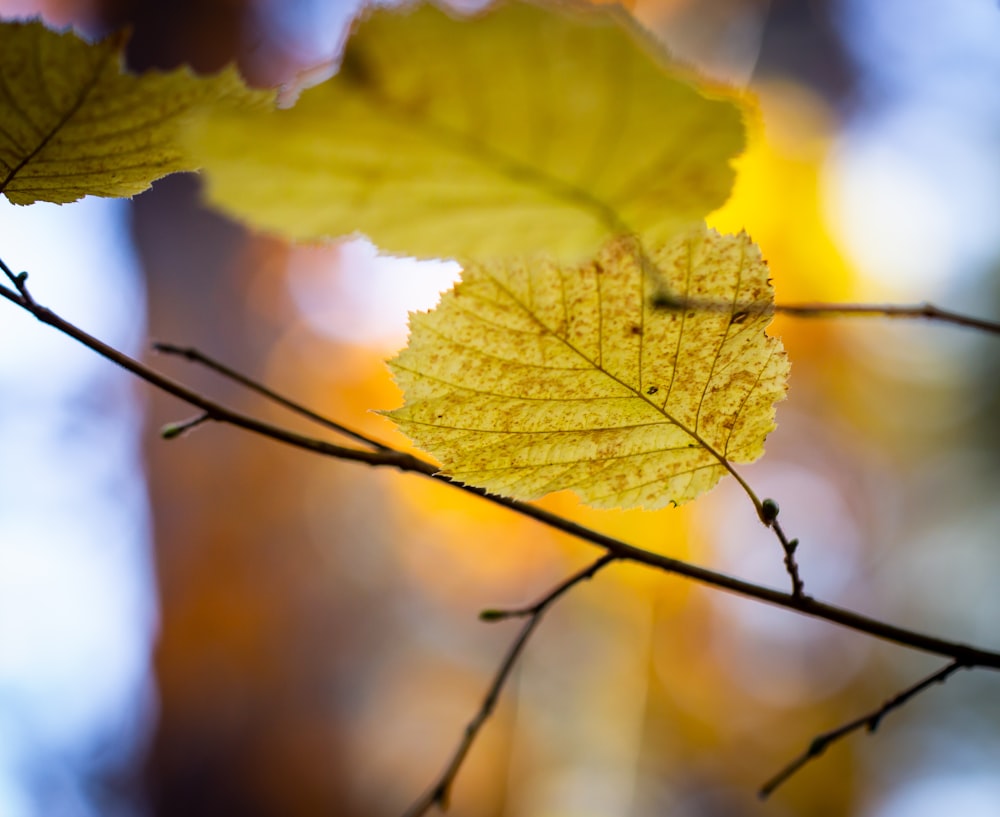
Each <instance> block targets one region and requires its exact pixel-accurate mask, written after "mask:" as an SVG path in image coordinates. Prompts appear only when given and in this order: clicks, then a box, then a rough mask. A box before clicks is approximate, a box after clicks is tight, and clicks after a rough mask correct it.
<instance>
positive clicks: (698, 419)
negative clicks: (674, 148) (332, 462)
mask: <svg viewBox="0 0 1000 817" xmlns="http://www.w3.org/2000/svg"><path fill="white" fill-rule="evenodd" d="M664 293H669V296H670V298H671V299H673V300H674V301H675V302H677V301H680V302H685V303H687V304H688V305H689V308H687V309H677V308H666V307H664V306H662V305H658V304H657V297H658V296H660V295H663V294H664ZM772 306H773V292H772V289H771V286H770V283H769V281H768V270H767V267H766V265H765V264H764V262H763V261H762V260H761V257H760V251H759V250H758V249H757V247H756V245H754V244H753V243H752V242H751V241H750V239H749V238H748V237H747V236H746V235H745V234H741V235H738V236H723V235H719V234H718V233H716V232H714V231H709V230H706V229H705V228H704V227H699V228H697V229H696V230H694V231H692V232H690V233H688V234H685V235H682V236H680V237H678V238H675V239H674V240H673V241H671V242H669V243H667V244H665V245H662V246H660V247H659V248H652V249H650V248H649V247H647V248H646V252H645V255H644V254H643V253H640V252H639V251H638V249H637V247H636V245H635V242H634V240H633V239H627V238H626V239H615V240H613V241H612V242H611V243H609V244H607V245H606V246H605V247H604V248H603V249H602V250H601V251H600V253H599V254H598V255H597V256H596V258H595V259H594V260H593V261H592V262H590V263H587V264H584V265H583V266H566V265H561V264H558V263H555V262H539V261H537V260H536V261H533V262H531V263H520V262H517V263H490V264H473V265H468V266H467V267H466V268H465V270H464V272H463V274H462V280H461V282H460V283H459V284H457V285H456V286H455V288H454V289H453V290H451V291H450V292H448V293H446V294H445V295H444V296H443V297H442V299H441V303H440V305H439V306H438V307H437V308H436V309H434V310H433V311H430V312H422V313H415V314H413V315H411V317H410V340H409V345H408V346H407V348H406V349H404V350H403V351H402V352H401V353H400V354H399V355H398V356H397V357H396V358H395V359H394V360H392V361H391V362H390V367H391V368H392V371H393V373H394V375H395V377H396V381H397V382H398V383H399V385H400V386H401V388H402V389H403V391H404V393H405V397H406V402H405V405H404V406H403V407H402V408H399V409H396V410H395V411H391V412H389V413H388V416H389V417H391V418H392V419H393V420H395V421H396V422H397V423H398V424H399V426H400V427H401V429H402V430H403V432H404V433H406V434H407V435H408V436H409V437H410V438H411V439H412V440H413V441H414V443H415V444H416V445H417V446H419V447H420V448H422V449H424V450H425V451H427V452H429V453H430V454H432V455H433V456H434V457H436V458H437V460H438V461H439V462H440V463H441V465H442V470H443V472H444V473H446V474H448V475H449V476H451V477H452V478H453V479H455V480H458V481H460V482H463V483H467V484H470V485H475V486H479V487H482V488H485V489H487V490H489V491H492V492H495V493H499V494H503V495H506V496H511V497H515V498H518V499H535V498H537V497H540V496H543V495H544V494H547V493H549V492H551V491H558V490H563V489H572V490H573V491H575V492H576V493H577V494H579V496H580V497H581V498H582V499H583V500H584V501H585V502H587V503H589V504H591V505H594V506H596V507H600V508H614V507H623V508H630V507H636V506H641V507H645V508H659V507H663V506H665V505H667V504H669V503H676V504H680V503H682V502H686V501H688V500H690V499H693V498H694V497H695V496H697V495H698V494H700V493H702V492H703V491H707V490H708V489H709V488H711V487H712V486H713V485H715V483H716V482H717V481H718V480H719V478H720V477H722V476H723V475H724V474H725V473H726V472H727V468H726V465H727V464H731V463H740V462H749V461H751V460H754V459H756V458H757V457H758V456H760V454H761V453H762V452H763V445H764V438H765V437H766V436H767V434H768V432H769V431H771V429H772V428H774V403H775V402H776V401H778V400H781V399H782V398H783V397H784V394H785V389H786V379H787V374H788V360H787V357H786V355H785V353H784V351H783V349H782V346H781V342H780V340H778V339H776V338H772V337H769V336H768V335H767V334H766V333H765V328H766V327H767V325H768V324H769V323H770V321H771V317H772Z"/></svg>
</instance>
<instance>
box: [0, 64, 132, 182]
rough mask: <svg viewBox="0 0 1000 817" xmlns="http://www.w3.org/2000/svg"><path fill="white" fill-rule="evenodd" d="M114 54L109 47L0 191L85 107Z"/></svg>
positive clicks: (11, 171)
mask: <svg viewBox="0 0 1000 817" xmlns="http://www.w3.org/2000/svg"><path fill="white" fill-rule="evenodd" d="M114 56H115V50H114V49H111V48H109V49H108V50H107V51H106V52H105V55H104V58H103V59H102V60H100V61H99V62H98V63H96V64H95V69H94V72H93V74H92V75H91V77H90V78H89V79H88V80H87V82H86V83H85V84H84V85H82V86H81V87H80V93H79V96H78V97H77V99H76V101H75V102H74V103H73V104H72V105H71V106H70V107H69V109H68V110H67V111H66V113H65V114H63V116H62V117H61V118H60V119H59V120H58V121H56V123H55V124H54V125H53V126H52V128H50V129H49V131H48V133H46V134H45V135H44V136H43V137H42V138H41V140H39V142H38V145H37V146H36V147H35V148H34V149H33V150H32V151H31V152H30V153H29V154H28V155H27V156H25V157H24V158H23V159H22V160H21V161H20V162H18V164H17V165H15V166H14V167H13V168H11V170H10V172H9V173H8V174H7V176H6V177H5V178H4V180H3V181H2V182H0V193H5V192H6V191H7V188H8V187H9V186H10V184H11V183H12V182H13V181H14V179H15V178H16V177H17V174H18V173H20V172H21V171H22V170H23V169H24V168H25V167H26V166H27V165H28V164H29V163H30V162H31V161H32V160H33V159H34V158H35V157H37V156H38V155H39V154H40V153H41V152H42V151H43V150H45V148H46V147H47V146H48V145H49V143H50V142H51V141H52V140H53V139H54V138H55V137H56V136H57V135H58V134H59V132H60V131H61V130H62V129H63V128H65V127H66V125H67V124H68V123H69V121H70V120H71V119H72V118H73V117H74V116H76V114H77V113H78V112H79V110H80V109H81V108H82V107H83V105H84V103H85V102H86V101H87V98H88V97H89V96H90V94H91V92H93V90H94V88H95V87H97V83H98V80H99V79H100V78H101V75H102V74H103V73H104V70H105V69H106V68H107V66H108V62H109V61H110V60H111V59H113V58H114ZM42 85H43V87H44V80H43V82H42Z"/></svg>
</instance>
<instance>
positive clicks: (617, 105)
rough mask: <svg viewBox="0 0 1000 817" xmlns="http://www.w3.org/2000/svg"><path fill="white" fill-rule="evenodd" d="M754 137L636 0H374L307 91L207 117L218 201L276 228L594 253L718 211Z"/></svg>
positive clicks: (392, 243) (395, 246) (402, 243)
mask: <svg viewBox="0 0 1000 817" xmlns="http://www.w3.org/2000/svg"><path fill="white" fill-rule="evenodd" d="M743 139H744V134H743V124H742V120H741V111H740V108H739V106H738V105H737V104H736V103H735V102H734V101H733V99H732V98H731V97H730V98H721V97H716V98H710V97H708V96H705V95H704V94H703V93H701V92H700V91H699V90H698V89H697V88H696V87H695V86H694V85H693V84H692V82H691V77H690V75H689V74H688V73H687V72H685V71H682V70H680V69H678V68H677V66H671V65H670V63H669V61H668V60H667V58H666V57H665V55H664V54H663V53H662V52H661V51H660V50H659V49H658V48H657V47H656V46H655V44H654V43H653V42H652V41H651V39H650V38H649V37H648V36H647V34H646V32H644V31H642V30H641V29H640V28H639V26H638V25H637V24H636V23H635V22H634V21H633V20H632V19H631V18H630V17H628V15H627V13H625V12H624V11H623V10H622V9H620V8H617V7H614V8H612V7H602V8H593V7H581V6H577V5H572V4H569V3H555V4H553V3H549V4H534V3H527V2H509V3H503V4H500V5H498V6H496V7H494V8H493V9H491V10H488V11H487V12H485V13H482V14H480V15H477V16H473V17H466V18H458V17H456V16H454V15H453V14H449V13H446V12H445V11H442V10H441V9H439V8H438V7H436V6H434V5H431V4H423V5H417V6H410V7H405V8H402V9H398V8H397V9H384V8H382V9H374V10H370V11H368V12H367V13H366V15H365V16H364V18H363V20H362V22H360V23H359V24H358V25H357V26H356V29H355V31H354V33H353V35H352V36H351V38H350V39H349V41H348V43H347V47H346V51H345V56H344V60H343V65H342V68H341V70H340V72H339V73H338V74H337V75H336V76H334V77H333V78H331V79H330V80H328V81H326V82H324V83H322V84H321V85H318V86H316V87H314V88H311V89H309V90H307V91H306V92H305V93H303V94H302V96H301V98H300V99H299V101H298V102H297V103H296V105H295V106H294V107H293V108H291V109H290V110H280V111H273V112H257V113H250V112H247V113H232V114H229V113H225V112H218V113H214V114H212V115H211V116H210V117H208V118H207V119H205V120H203V121H201V122H200V123H199V125H198V126H197V127H196V128H194V129H193V131H192V133H191V140H192V145H193V147H194V148H195V149H196V150H197V152H198V153H199V155H200V156H202V157H203V159H204V164H205V170H206V175H207V185H208V195H209V198H210V200H211V201H212V202H213V203H214V204H216V205H218V206H220V207H222V208H223V209H225V210H227V211H229V212H230V213H233V214H235V215H237V216H238V217H240V218H241V219H244V220H245V221H247V222H249V223H250V224H253V225H256V226H258V227H262V228H265V229H268V230H272V231H276V232H278V233H281V234H284V235H286V236H288V237H291V238H295V239H317V238H321V237H328V236H341V235H346V234H350V233H354V232H356V231H361V232H363V233H365V234H367V235H368V236H369V237H370V238H371V239H372V240H373V241H374V242H375V243H376V244H377V245H379V246H380V247H382V248H383V249H385V250H387V251H389V252H392V253H400V254H408V255H416V256H428V257H456V258H478V259H486V258H496V257H502V256H510V255H515V254H521V253H526V252H535V251H545V252H548V253H551V254H553V255H555V256H557V257H560V258H562V259H564V260H568V259H572V260H574V261H578V260H580V259H582V258H587V257H590V256H591V255H592V254H593V253H594V252H595V251H596V250H597V248H598V247H599V246H600V245H601V244H603V243H604V241H605V240H607V239H608V237H609V236H611V235H618V234H624V233H634V234H640V235H642V236H643V237H644V239H645V240H649V241H651V242H653V243H656V242H660V241H664V240H666V239H668V238H669V237H670V236H671V235H673V234H675V233H676V232H677V231H678V230H679V229H681V228H682V227H687V226H690V224H691V223H693V222H697V221H700V220H701V219H702V218H703V217H704V216H705V215H706V214H707V213H708V212H709V211H711V210H713V209H715V208H716V207H718V206H719V205H721V204H722V203H723V202H724V201H725V199H726V198H727V197H728V195H729V190H730V187H731V184H732V178H733V172H732V169H731V167H730V159H731V158H732V157H734V156H735V155H736V154H737V153H738V152H739V151H740V150H741V149H742V147H743Z"/></svg>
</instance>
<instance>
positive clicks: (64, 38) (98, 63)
mask: <svg viewBox="0 0 1000 817" xmlns="http://www.w3.org/2000/svg"><path fill="white" fill-rule="evenodd" d="M123 45H124V38H123V37H122V36H121V35H118V36H113V37H109V38H107V39H105V40H103V41H101V42H99V43H96V44H91V43H87V42H84V41H83V40H81V39H80V38H79V37H77V36H76V35H74V34H72V33H68V32H67V33H62V34H60V33H57V32H54V31H50V30H49V29H47V28H45V27H44V26H43V25H42V24H41V23H38V22H30V23H12V22H4V23H0V193H4V194H5V195H6V196H7V198H8V199H10V200H11V201H12V202H14V203H15V204H31V203H32V202H35V201H52V202H59V203H65V202H71V201H76V200H77V199H79V198H82V197H83V196H87V195H91V196H131V195H133V194H135V193H139V192H140V191H142V190H145V189H146V188H147V187H149V185H150V182H152V181H153V180H154V179H157V178H159V177H160V176H164V175H166V174H168V173H174V172H177V171H179V170H193V169H195V168H196V167H197V166H198V163H197V161H196V160H195V159H194V158H193V157H192V156H191V155H190V153H188V151H187V150H186V149H185V148H184V147H183V146H182V144H181V143H180V141H179V139H178V133H179V127H180V124H181V122H182V121H183V120H184V118H185V117H186V116H188V115H189V114H190V113H191V112H192V111H193V110H195V109H196V108H198V107H199V106H202V105H209V104H213V105H219V104H225V105H226V106H227V107H228V106H229V105H233V104H241V105H267V103H268V101H269V100H270V99H272V98H273V96H274V95H273V93H270V92H261V91H248V90H247V88H246V87H245V86H244V85H243V83H242V81H241V80H240V78H239V75H238V74H237V73H236V71H235V70H233V69H229V70H226V71H223V72H222V73H220V74H217V75H215V76H212V77H204V78H199V77H196V76H194V75H193V74H191V72H190V71H188V70H187V69H180V70H177V71H173V72H171V73H160V72H151V73H148V74H145V75H143V76H141V77H137V76H132V75H129V74H126V73H123V72H122V46H123Z"/></svg>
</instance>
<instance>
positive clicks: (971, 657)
mask: <svg viewBox="0 0 1000 817" xmlns="http://www.w3.org/2000/svg"><path fill="white" fill-rule="evenodd" d="M0 268H2V269H4V271H7V269H6V267H4V266H3V264H2V262H0ZM7 272H8V276H9V277H10V278H11V279H12V280H14V279H16V278H19V277H20V276H14V275H13V274H12V273H9V271H7ZM22 284H23V281H22ZM0 296H2V297H4V298H6V299H7V300H8V301H10V302H12V303H14V304H15V305H17V306H19V307H21V308H22V309H24V310H26V311H28V312H30V313H31V314H33V315H34V316H35V317H36V318H38V320H40V321H42V322H43V323H46V324H48V325H49V326H52V327H53V328H55V329H57V330H58V331H60V332H63V333H64V334H66V335H68V336H69V337H72V338H73V339H75V340H77V341H79V342H80V343H82V344H83V345H84V346H87V347H88V348H89V349H91V350H93V351H94V352H96V353H97V354H99V355H101V356H102V357H104V358H106V359H107V360H110V361H111V362H113V363H116V364H117V365H119V366H121V367H122V368H124V369H126V370H127V371H129V372H131V373H133V374H134V375H136V376H137V377H139V378H141V379H143V380H145V381H146V382H148V383H150V384H151V385H153V386H156V387H157V388H158V389H160V390H162V391H164V392H166V393H168V394H172V395H173V396H175V397H177V398H178V399H180V400H182V401H184V402H186V403H188V404H190V405H192V406H194V407H195V408H199V409H201V410H202V411H203V412H205V413H206V414H208V415H209V416H210V418H211V419H212V420H214V421H215V422H219V423H226V424H229V425H233V426H236V427H238V428H242V429H245V430H247V431H250V432H252V433H254V434H258V435H260V436H263V437H268V438H270V439H272V440H276V441H278V442H281V443H285V444H286V445H291V446H293V447H296V448H301V449H303V450H306V451H311V452H313V453H316V454H322V455H324V456H328V457H333V458H336V459H345V460H350V461H353V462H362V463H365V464H366V465H371V466H388V467H391V468H396V469H398V470H400V471H408V472H412V473H417V474H421V475H423V476H425V477H429V478H431V479H435V480H437V481H439V482H442V483H444V484H446V485H450V486H452V487H454V488H457V489H459V490H462V491H465V492H466V493H470V494H474V495H476V496H479V497H482V498H483V499H485V500H487V501H489V502H492V503H493V504H495V505H500V506H502V507H504V508H508V509H509V510H512V511H514V512H516V513H518V514H521V515H522V516H526V517H529V518H531V519H534V520H536V521H538V522H541V523H542V524H544V525H546V526H548V527H550V528H553V529H554V530H558V531H561V532H563V533H566V534H568V535H570V536H573V537H575V538H577V539H579V540H581V541H584V542H588V543H590V544H592V545H595V546H597V547H599V548H602V549H603V550H605V551H606V552H607V553H608V554H610V555H613V556H615V557H617V558H618V559H622V560H626V561H631V562H635V563H637V564H643V565H646V566H648V567H653V568H656V569H657V570H662V571H664V572H666V573H672V574H675V575H678V576H683V577H685V578H688V579H691V580H692V581H695V582H699V583H700V584H705V585H708V586H710V587H715V588H717V589H720V590H725V591H727V592H729V593H733V594H735V595H739V596H744V597H746V598H751V599H755V600H757V601H761V602H764V603H766V604H771V605H773V606H775V607H782V608H784V609H787V610H794V611H795V612H798V613H800V614H802V615H806V616H810V617H812V618H818V619H822V620H824V621H828V622H830V623H833V624H838V625H840V626H842V627H846V628H847V629H850V630H854V631H856V632H860V633H865V634H866V635H869V636H872V637H873V638H878V639H881V640H883V641H889V642H892V643H895V644H899V645H901V646H905V647H910V648H912V649H914V650H919V651H921V652H926V653H930V654H932V655H940V656H943V657H945V658H951V659H954V660H956V661H959V662H960V663H962V664H964V665H966V666H969V667H983V668H989V669H1000V652H993V651H990V650H985V649H980V648H977V647H973V646H969V645H967V644H962V643H959V642H955V641H949V640H946V639H942V638H936V637H934V636H931V635H927V634H926V633H921V632H917V631H914V630H908V629H906V628H904V627H897V626H894V625H892V624H889V623H887V622H884V621H880V620H878V619H873V618H870V617H868V616H865V615H863V614H861V613H856V612H854V611H852V610H847V609H844V608H842V607H837V606H836V605H832V604H826V603H824V602H821V601H818V600H816V599H814V598H812V597H810V596H795V595H794V594H792V593H783V592H781V591H779V590H773V589H771V588H769V587H765V586H763V585H759V584H754V583H753V582H748V581H745V580H743V579H739V578H736V577H734V576H730V575H728V574H726V573H721V572H719V571H715V570H710V569H709V568H705V567H700V566H698V565H694V564H691V563H689V562H685V561H682V560H680V559H673V558H671V557H669V556H664V555H662V554H659V553H654V552H652V551H649V550H645V549H643V548H640V547H636V546H635V545H630V544H628V543H627V542H624V541H622V540H620V539H616V538H614V537H613V536H608V535H606V534H603V533H601V532H599V531H596V530H593V529H591V528H588V527H586V526H584V525H580V524H578V523H576V522H573V521H571V520H569V519H566V518H564V517H562V516H559V515H558V514H554V513H552V512H551V511H547V510H544V509H543V508H540V507H538V506H535V505H531V504H529V503H526V502H519V501H518V500H514V499H508V498H507V497H503V496H498V495H496V494H490V493H487V492H486V491H484V490H482V489H481V488H475V487H473V486H470V485H463V484H460V483H456V482H453V481H452V480H451V479H450V478H449V477H447V476H446V475H444V474H442V473H440V472H439V470H438V468H437V466H435V465H434V464H433V463H430V462H427V461H426V460H422V459H420V458H419V457H415V456H413V455H412V454H407V453H406V452H403V451H399V450H397V449H393V448H388V449H387V450H384V451H363V450H359V449H355V448H348V447H345V446H339V445H333V444H331V443H328V442H325V441H323V440H317V439H313V438H310V437H306V436H303V435H301V434H296V433H294V432H291V431H288V430H286V429H283V428H280V427H278V426H274V425H271V424H269V423H265V422H262V421H260V420H257V419H254V418H252V417H249V416H247V415H245V414H241V413H240V412H237V411H233V410H231V409H228V408H226V407H224V406H222V405H220V404H218V403H215V402H213V401H211V400H209V399H207V398H206V397H204V396H203V395H201V394H199V393H197V392H194V391H192V390H190V389H188V388H187V387H185V386H183V385H181V384H180V383H177V382H176V381H174V380H171V379H170V378H168V377H166V376H164V375H162V374H160V373H159V372H157V371H155V370H154V369H151V368H150V367H148V366H146V365H145V364H143V363H140V362H139V361H137V360H135V359H133V358H131V357H129V356H128V355H125V354H124V353H122V352H119V351H118V350H116V349H114V348H113V347H111V346H108V345H107V344H105V343H104V342H102V341H100V340H98V339H97V338H95V337H93V336H92V335H89V334H87V333H86V332H84V331H83V330H82V329H80V328H78V327H76V326H75V325H74V324H72V323H70V322H68V321H66V320H64V319H63V318H61V317H59V316H58V315H56V314H55V313H54V312H52V311H51V310H49V309H46V308H45V307H42V306H40V305H38V304H37V303H35V302H34V301H33V300H32V299H31V298H30V296H24V295H22V294H21V293H19V292H15V291H13V290H11V289H9V288H7V287H5V286H0Z"/></svg>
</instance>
